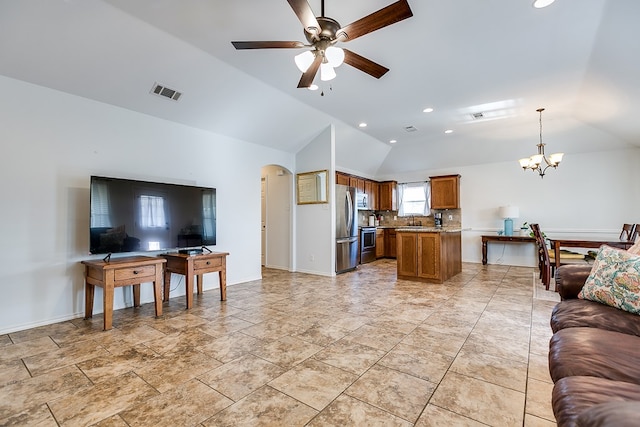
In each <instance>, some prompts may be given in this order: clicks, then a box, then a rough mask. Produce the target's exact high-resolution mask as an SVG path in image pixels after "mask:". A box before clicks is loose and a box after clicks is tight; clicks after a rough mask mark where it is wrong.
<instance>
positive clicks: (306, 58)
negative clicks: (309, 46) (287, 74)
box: [294, 50, 316, 73]
mask: <svg viewBox="0 0 640 427" xmlns="http://www.w3.org/2000/svg"><path fill="white" fill-rule="evenodd" d="M314 59H316V56H315V55H314V54H313V52H311V51H310V50H305V51H304V52H302V53H301V54H299V55H296V56H295V58H294V61H295V62H296V67H298V70H300V71H302V72H303V73H305V72H306V71H307V70H308V69H309V67H310V66H311V64H313V60H314Z"/></svg>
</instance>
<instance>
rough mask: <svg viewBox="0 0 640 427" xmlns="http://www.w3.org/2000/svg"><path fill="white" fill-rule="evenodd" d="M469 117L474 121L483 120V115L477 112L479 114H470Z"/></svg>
mask: <svg viewBox="0 0 640 427" xmlns="http://www.w3.org/2000/svg"><path fill="white" fill-rule="evenodd" d="M471 117H472V118H473V119H474V120H480V119H484V113H482V112H479V113H471Z"/></svg>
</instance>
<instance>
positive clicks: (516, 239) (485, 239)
mask: <svg viewBox="0 0 640 427" xmlns="http://www.w3.org/2000/svg"><path fill="white" fill-rule="evenodd" d="M489 242H502V243H536V239H535V238H533V237H530V236H499V235H497V234H496V235H492V236H482V265H486V264H487V243H489Z"/></svg>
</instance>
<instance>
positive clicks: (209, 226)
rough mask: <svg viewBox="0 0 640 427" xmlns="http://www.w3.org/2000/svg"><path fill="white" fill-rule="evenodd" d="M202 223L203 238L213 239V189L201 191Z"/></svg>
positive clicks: (214, 230) (214, 220) (214, 227)
mask: <svg viewBox="0 0 640 427" xmlns="http://www.w3.org/2000/svg"><path fill="white" fill-rule="evenodd" d="M202 225H203V227H202V228H203V230H202V231H203V233H204V238H205V240H207V241H210V240H213V241H215V237H216V193H215V192H213V191H205V192H204V193H202Z"/></svg>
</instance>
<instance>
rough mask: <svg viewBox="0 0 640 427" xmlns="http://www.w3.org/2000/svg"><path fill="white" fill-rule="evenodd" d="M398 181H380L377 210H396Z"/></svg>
mask: <svg viewBox="0 0 640 427" xmlns="http://www.w3.org/2000/svg"><path fill="white" fill-rule="evenodd" d="M397 193H398V183H397V182H396V181H384V182H381V183H380V193H379V198H378V210H381V211H397V210H398V202H397V199H398V197H397Z"/></svg>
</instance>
